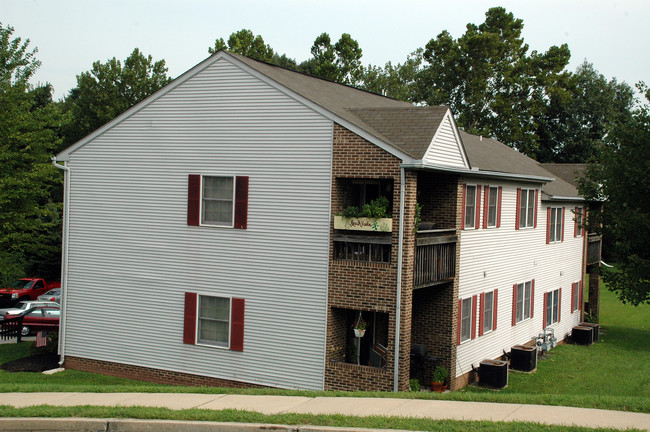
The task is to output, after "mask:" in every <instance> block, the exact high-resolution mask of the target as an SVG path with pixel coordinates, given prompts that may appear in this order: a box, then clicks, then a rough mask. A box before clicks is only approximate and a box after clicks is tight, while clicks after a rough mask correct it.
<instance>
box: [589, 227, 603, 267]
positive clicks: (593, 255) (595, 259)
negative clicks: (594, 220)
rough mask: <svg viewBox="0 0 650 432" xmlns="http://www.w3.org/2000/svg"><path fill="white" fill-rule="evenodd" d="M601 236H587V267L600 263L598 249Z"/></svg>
mask: <svg viewBox="0 0 650 432" xmlns="http://www.w3.org/2000/svg"><path fill="white" fill-rule="evenodd" d="M601 243H602V236H600V235H598V234H593V233H592V234H589V244H588V245H587V265H592V264H598V263H599V262H600V249H601V246H600V245H601Z"/></svg>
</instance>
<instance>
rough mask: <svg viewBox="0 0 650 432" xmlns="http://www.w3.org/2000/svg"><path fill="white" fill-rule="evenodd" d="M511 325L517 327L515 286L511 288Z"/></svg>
mask: <svg viewBox="0 0 650 432" xmlns="http://www.w3.org/2000/svg"><path fill="white" fill-rule="evenodd" d="M512 325H513V326H514V325H517V284H514V285H513V286H512Z"/></svg>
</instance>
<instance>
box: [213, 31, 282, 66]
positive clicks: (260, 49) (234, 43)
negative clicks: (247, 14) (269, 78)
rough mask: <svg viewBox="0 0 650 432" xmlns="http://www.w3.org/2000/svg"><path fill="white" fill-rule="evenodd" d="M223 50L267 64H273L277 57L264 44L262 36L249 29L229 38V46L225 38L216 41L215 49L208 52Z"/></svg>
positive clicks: (233, 34) (271, 49)
mask: <svg viewBox="0 0 650 432" xmlns="http://www.w3.org/2000/svg"><path fill="white" fill-rule="evenodd" d="M222 49H223V50H228V51H231V52H234V53H237V54H241V55H244V56H247V57H252V58H254V59H257V60H262V61H265V62H271V61H272V60H273V57H274V55H275V53H274V51H273V48H271V47H270V46H269V45H267V44H265V43H264V39H263V38H262V36H260V35H257V36H255V35H254V34H253V32H252V31H250V30H247V29H242V30H239V31H238V32H235V33H232V34H231V35H230V37H229V38H228V44H226V42H225V41H224V40H223V38H219V39H217V40H215V42H214V47H212V48H208V52H209V53H210V54H214V53H216V52H217V51H219V50H222Z"/></svg>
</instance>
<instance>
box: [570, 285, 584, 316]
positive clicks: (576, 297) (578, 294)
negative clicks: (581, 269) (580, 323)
mask: <svg viewBox="0 0 650 432" xmlns="http://www.w3.org/2000/svg"><path fill="white" fill-rule="evenodd" d="M581 298H582V281H579V282H574V283H572V284H571V313H573V312H576V311H578V312H579V311H580V309H581V308H580V299H581Z"/></svg>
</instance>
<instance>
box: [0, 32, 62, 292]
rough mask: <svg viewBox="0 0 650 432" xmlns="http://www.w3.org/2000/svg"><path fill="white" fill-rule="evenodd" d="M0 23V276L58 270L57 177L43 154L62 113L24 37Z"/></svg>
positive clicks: (54, 144) (50, 147)
mask: <svg viewBox="0 0 650 432" xmlns="http://www.w3.org/2000/svg"><path fill="white" fill-rule="evenodd" d="M13 31H14V29H13V28H12V27H10V26H8V27H3V26H2V24H0V107H1V109H0V208H1V209H2V211H1V212H0V250H1V251H2V253H0V271H1V272H2V274H0V278H3V279H6V278H10V277H15V276H24V275H25V273H27V274H36V275H42V276H45V277H52V278H54V277H58V275H60V242H61V193H62V187H61V186H62V177H61V175H60V173H58V172H57V170H56V169H55V168H54V167H53V166H52V165H51V163H50V160H49V157H50V155H51V154H53V153H54V152H55V151H56V150H58V149H60V147H61V139H60V136H59V132H60V128H61V126H62V125H63V122H64V119H65V117H64V116H63V114H62V113H61V110H60V107H59V106H58V105H57V104H54V103H52V88H51V86H49V85H45V86H41V87H38V88H32V86H31V85H30V84H29V79H30V78H31V77H32V75H33V73H34V72H35V71H36V70H37V69H38V66H39V65H40V62H39V61H38V60H36V59H35V57H34V54H35V53H36V49H33V50H31V51H30V50H29V40H26V41H25V42H23V41H22V40H21V39H20V38H14V39H11V37H12V34H13Z"/></svg>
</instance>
